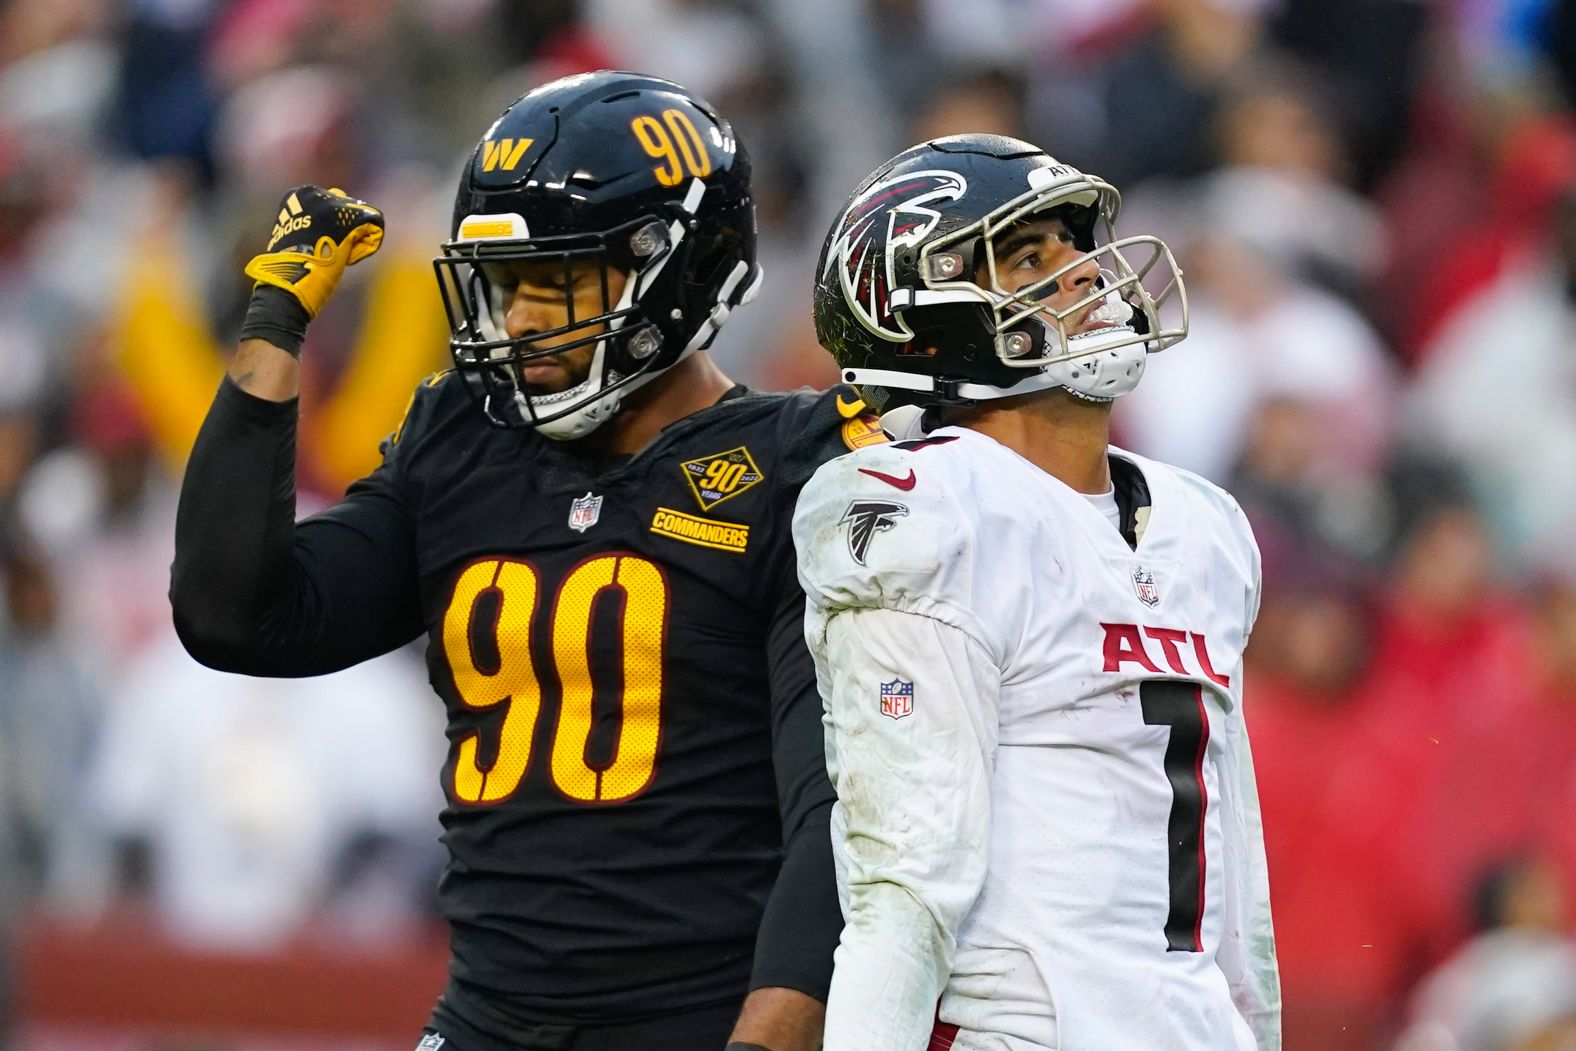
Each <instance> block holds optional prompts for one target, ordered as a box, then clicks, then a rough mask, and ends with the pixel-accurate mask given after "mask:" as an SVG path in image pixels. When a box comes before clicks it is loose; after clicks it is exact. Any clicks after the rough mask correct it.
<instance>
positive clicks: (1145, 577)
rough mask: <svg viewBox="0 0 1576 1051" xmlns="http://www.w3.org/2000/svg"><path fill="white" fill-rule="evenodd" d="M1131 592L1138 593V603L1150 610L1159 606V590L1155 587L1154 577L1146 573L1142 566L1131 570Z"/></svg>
mask: <svg viewBox="0 0 1576 1051" xmlns="http://www.w3.org/2000/svg"><path fill="white" fill-rule="evenodd" d="M1133 590H1134V591H1137V592H1138V601H1140V602H1142V603H1143V604H1144V605H1146V606H1148V607H1149V608H1150V609H1154V608H1155V607H1156V606H1158V605H1160V589H1159V588H1157V587H1155V575H1154V574H1153V573H1150V572H1147V571H1146V570H1145V569H1144V567H1143V566H1139V567H1138V568H1137V569H1135V570H1133Z"/></svg>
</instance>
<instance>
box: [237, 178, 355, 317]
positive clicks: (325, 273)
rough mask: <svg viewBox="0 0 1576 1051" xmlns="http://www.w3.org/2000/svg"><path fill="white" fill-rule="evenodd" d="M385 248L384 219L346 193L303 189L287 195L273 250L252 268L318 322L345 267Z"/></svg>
mask: <svg viewBox="0 0 1576 1051" xmlns="http://www.w3.org/2000/svg"><path fill="white" fill-rule="evenodd" d="M382 243H383V213H382V212H380V211H378V210H377V209H376V208H374V207H372V205H370V204H368V203H367V202H366V201H358V200H356V199H355V198H354V197H350V196H347V195H346V193H345V191H343V190H325V189H323V188H322V187H320V186H298V187H296V188H295V189H294V190H291V191H290V192H289V193H287V194H285V198H284V200H283V201H282V202H281V203H280V205H279V214H278V216H276V217H275V221H274V228H273V231H272V232H271V233H270V234H269V235H268V247H267V249H266V250H264V251H263V253H262V254H261V255H256V256H253V257H252V261H251V262H250V263H247V264H246V273H247V275H248V276H250V277H252V278H254V279H256V281H257V283H258V284H260V285H273V286H275V287H276V288H282V289H284V290H285V291H286V292H289V293H290V294H291V295H293V296H295V298H296V300H297V301H298V302H300V304H301V306H302V307H303V308H304V309H305V310H306V312H307V316H308V317H316V316H317V312H318V311H319V310H321V309H323V304H324V303H327V302H328V299H329V297H330V296H332V295H333V294H334V289H335V288H337V287H338V286H339V279H340V277H341V276H343V274H344V273H345V267H347V266H350V265H351V264H352V263H358V262H360V261H361V260H363V259H365V258H366V257H367V256H369V255H371V254H372V253H373V252H376V251H377V250H378V246H379V245H381V244H382Z"/></svg>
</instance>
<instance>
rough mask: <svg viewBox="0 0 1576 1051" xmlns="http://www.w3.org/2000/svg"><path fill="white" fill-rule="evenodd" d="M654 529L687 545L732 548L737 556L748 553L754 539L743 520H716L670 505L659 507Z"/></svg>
mask: <svg viewBox="0 0 1576 1051" xmlns="http://www.w3.org/2000/svg"><path fill="white" fill-rule="evenodd" d="M651 531H652V532H653V533H656V534H657V535H658V536H665V537H670V538H672V539H674V540H682V541H684V542H685V543H686V544H698V545H700V546H701V547H709V548H713V549H715V550H717V551H732V552H733V553H734V554H736V555H742V554H744V549H745V547H746V546H747V545H748V544H749V542H750V527H749V526H747V525H745V524H744V523H742V522H716V521H713V520H712V519H709V518H697V517H695V516H694V515H687V514H685V513H684V512H682V511H674V510H671V509H669V508H666V507H659V508H657V513H656V514H654V515H652V516H651Z"/></svg>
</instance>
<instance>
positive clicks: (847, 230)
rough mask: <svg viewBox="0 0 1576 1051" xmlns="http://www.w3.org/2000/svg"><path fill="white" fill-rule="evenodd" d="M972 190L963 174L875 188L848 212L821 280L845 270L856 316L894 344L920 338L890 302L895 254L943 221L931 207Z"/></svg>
mask: <svg viewBox="0 0 1576 1051" xmlns="http://www.w3.org/2000/svg"><path fill="white" fill-rule="evenodd" d="M967 190H968V181H967V180H965V179H964V178H963V176H961V175H959V174H958V173H957V172H952V171H946V170H944V169H936V170H931V171H919V172H909V173H908V174H906V175H902V176H899V177H897V178H894V179H888V180H886V181H885V182H878V183H876V184H875V185H873V186H870V187H869V188H867V189H866V190H865V191H864V192H863V193H861V194H860V195H859V196H858V197H857V198H856V199H855V200H854V201H853V203H851V204H850V205H849V206H848V209H847V211H845V212H844V213H843V217H842V219H840V220H839V221H838V224H837V226H836V228H835V229H836V230H837V235H836V238H835V239H834V240H833V242H832V244H831V245H830V246H828V249H827V252H826V262H825V264H824V265H823V267H822V270H821V277H822V278H823V279H824V278H825V277H826V276H827V275H828V274H830V273H831V272H832V268H833V267H838V268H840V271H841V272H840V274H839V277H840V279H841V281H842V284H843V294H844V295H845V296H847V298H848V302H849V304H850V305H851V306H852V307H853V311H854V315H855V316H856V317H857V318H858V319H859V320H860V322H861V323H863V324H864V325H865V326H866V327H867V328H869V329H870V330H871V331H872V332H875V333H877V334H878V335H881V336H884V337H886V338H887V339H890V340H893V341H894V342H902V341H904V340H909V339H913V338H914V333H913V331H912V330H911V329H910V328H909V327H908V325H906V324H905V323H904V322H903V320H902V319H901V318H899V317H896V316H895V315H894V314H893V313H892V309H891V306H890V304H889V303H888V296H889V295H890V294H891V292H892V264H893V259H892V253H893V252H894V251H896V250H897V249H898V248H901V247H903V246H905V245H914V244H919V243H920V242H921V241H923V240H924V239H925V237H926V236H927V235H928V234H929V233H930V232H931V231H932V230H934V229H935V228H936V224H937V223H939V222H940V221H941V213H940V212H937V211H935V210H934V209H932V208H927V207H925V206H926V205H928V204H934V203H936V202H939V201H955V200H957V199H958V198H960V197H962V196H963V194H964V193H965V192H967Z"/></svg>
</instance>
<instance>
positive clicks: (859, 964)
mask: <svg viewBox="0 0 1576 1051" xmlns="http://www.w3.org/2000/svg"><path fill="white" fill-rule="evenodd" d="M1119 201H1120V197H1119V195H1118V193H1117V191H1116V190H1115V189H1114V188H1112V187H1111V186H1110V185H1109V184H1107V183H1105V182H1104V181H1102V180H1100V179H1098V178H1095V177H1094V176H1090V175H1086V174H1084V173H1082V172H1080V171H1078V170H1076V169H1074V168H1071V167H1069V166H1067V165H1065V164H1061V163H1059V162H1057V161H1056V160H1054V159H1052V158H1051V157H1048V156H1046V155H1045V154H1044V153H1043V152H1042V151H1040V150H1039V149H1037V148H1036V147H1034V146H1031V145H1029V144H1028V143H1025V142H1020V141H1018V140H1015V139H1006V138H1001V137H998V136H987V135H966V136H956V137H952V138H946V139H938V140H935V141H933V142H929V143H926V144H924V145H920V146H916V147H914V148H913V149H910V150H907V151H906V152H904V153H902V154H900V155H898V156H897V157H896V158H894V159H893V160H891V161H889V162H888V163H887V164H885V165H884V166H882V167H881V168H880V169H879V170H877V171H876V172H875V174H873V175H871V176H870V177H869V178H868V179H866V180H865V182H864V183H863V184H862V185H861V186H860V188H859V189H858V190H857V191H855V193H854V195H853V197H852V199H851V200H850V202H849V204H848V206H847V207H846V208H845V209H844V211H843V213H842V214H841V215H840V216H839V217H838V219H837V221H836V223H835V224H834V225H833V227H832V230H831V233H830V235H829V236H828V238H827V241H826V246H825V248H824V249H823V251H822V256H821V260H820V264H819V273H818V282H817V286H816V300H815V320H816V329H817V333H818V335H819V337H820V339H821V342H822V343H823V345H825V346H826V347H827V349H828V350H830V351H831V353H832V355H833V356H834V357H835V358H836V359H837V361H838V364H839V365H840V366H841V367H842V370H843V378H844V379H845V380H848V381H850V382H853V383H857V384H859V385H861V386H862V388H863V390H864V392H865V396H866V399H867V400H870V401H872V402H873V403H878V404H879V403H882V402H884V403H885V405H886V407H887V408H888V409H895V408H897V407H899V406H902V407H903V408H902V409H901V411H891V412H889V413H888V415H887V417H886V421H888V422H891V421H894V420H896V419H898V418H904V417H906V421H907V422H906V426H907V428H908V430H909V433H910V434H911V435H913V436H915V437H914V438H913V440H908V441H898V442H896V443H894V444H891V445H882V446H871V447H867V448H863V449H860V450H859V451H857V452H855V453H852V454H849V455H847V456H843V457H841V458H839V459H836V460H833V461H831V462H829V463H827V464H825V465H824V466H822V467H821V469H820V470H819V471H818V473H817V474H816V475H815V477H814V478H813V479H812V480H811V482H810V484H809V485H807V486H806V487H805V489H804V491H803V493H802V495H801V497H800V499H799V503H798V509H797V512H796V515H795V520H794V538H795V542H796V545H797V547H798V551H799V574H800V579H801V582H802V583H803V585H804V587H805V589H806V591H807V592H808V594H809V596H810V607H809V613H808V615H807V621H806V632H807V634H808V637H809V641H810V645H811V648H812V650H813V652H814V654H815V658H816V663H817V668H818V671H819V674H820V685H821V693H822V697H823V699H824V703H825V725H826V732H827V756H828V759H829V763H830V768H831V771H832V775H833V779H834V782H835V784H836V788H837V793H838V797H839V803H838V806H837V809H836V811H834V817H833V820H832V827H833V838H834V845H835V849H836V855H837V860H838V870H839V873H838V874H839V881H840V889H841V890H842V893H843V906H844V913H845V918H846V920H847V926H846V927H845V929H844V931H843V934H842V941H841V944H840V946H839V948H838V950H837V957H836V969H835V972H834V977H833V980H832V990H831V997H830V1000H829V1002H828V1005H827V1029H826V1044H825V1047H826V1051H856V1049H857V1051H889V1049H890V1051H923V1049H924V1048H925V1047H926V1041H927V1039H928V1040H929V1041H930V1044H929V1046H930V1048H932V1049H933V1051H940V1049H943V1048H952V1049H955V1051H965V1049H967V1051H986V1049H989V1051H1027V1049H1030V1048H1046V1049H1056V1051H1156V1049H1166V1051H1270V1049H1278V1048H1279V1047H1280V992H1279V980H1278V976H1277V971H1276V964H1275V945H1274V936H1273V932H1272V930H1271V925H1270V908H1269V889H1268V879H1267V875H1266V871H1265V863H1264V847H1263V834H1262V829H1261V825H1260V819H1259V806H1258V797H1257V792H1256V789H1255V786H1254V779H1253V765H1252V761H1251V759H1250V756H1249V751H1248V738H1247V731H1246V727H1245V725H1244V722H1243V694H1242V651H1243V648H1244V646H1245V645H1246V643H1247V640H1248V633H1249V631H1250V629H1251V628H1252V626H1253V618H1254V616H1255V614H1256V613H1257V610H1258V603H1259V556H1258V550H1257V548H1256V546H1255V544H1254V541H1253V536H1252V534H1251V532H1250V530H1249V528H1248V523H1247V521H1246V519H1245V518H1244V517H1243V514H1242V511H1241V509H1240V508H1239V507H1238V506H1237V504H1236V502H1235V501H1234V500H1232V498H1231V497H1230V496H1229V495H1227V494H1226V493H1225V492H1223V491H1222V490H1220V489H1218V488H1216V487H1215V486H1214V485H1211V484H1210V483H1209V482H1206V481H1204V480H1203V479H1201V478H1199V477H1197V476H1195V475H1192V474H1189V473H1187V472H1186V471H1182V470H1178V469H1176V468H1173V467H1168V466H1166V465H1164V464H1161V463H1157V462H1155V461H1153V460H1149V459H1145V458H1144V457H1141V456H1135V455H1133V454H1131V453H1128V452H1124V451H1122V450H1120V449H1116V448H1113V447H1111V446H1110V444H1109V437H1110V434H1109V431H1110V427H1109V421H1110V409H1111V402H1112V400H1113V399H1115V398H1117V397H1119V396H1120V395H1122V394H1124V393H1126V392H1127V391H1130V390H1132V389H1133V387H1134V385H1136V384H1137V383H1138V381H1139V379H1140V377H1141V376H1142V375H1143V371H1144V364H1145V360H1146V357H1147V355H1148V354H1149V353H1151V352H1154V351H1158V350H1161V349H1164V348H1165V347H1168V346H1170V345H1171V344H1173V343H1175V342H1177V341H1178V340H1180V339H1182V338H1183V337H1184V336H1185V335H1186V332H1187V309H1186V294H1185V291H1184V289H1183V285H1182V279H1181V273H1180V271H1179V270H1178V269H1177V267H1176V263H1175V261H1174V260H1173V259H1172V256H1171V252H1170V250H1169V249H1168V248H1167V247H1166V246H1165V245H1164V244H1163V243H1162V242H1161V241H1159V240H1158V239H1157V238H1154V237H1147V236H1140V237H1127V238H1118V237H1117V236H1116V231H1115V219H1116V213H1117V208H1118V204H1119ZM921 410H922V411H923V416H921V415H920V413H921ZM1177 411H1179V412H1185V411H1187V409H1186V406H1178V407H1177Z"/></svg>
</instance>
